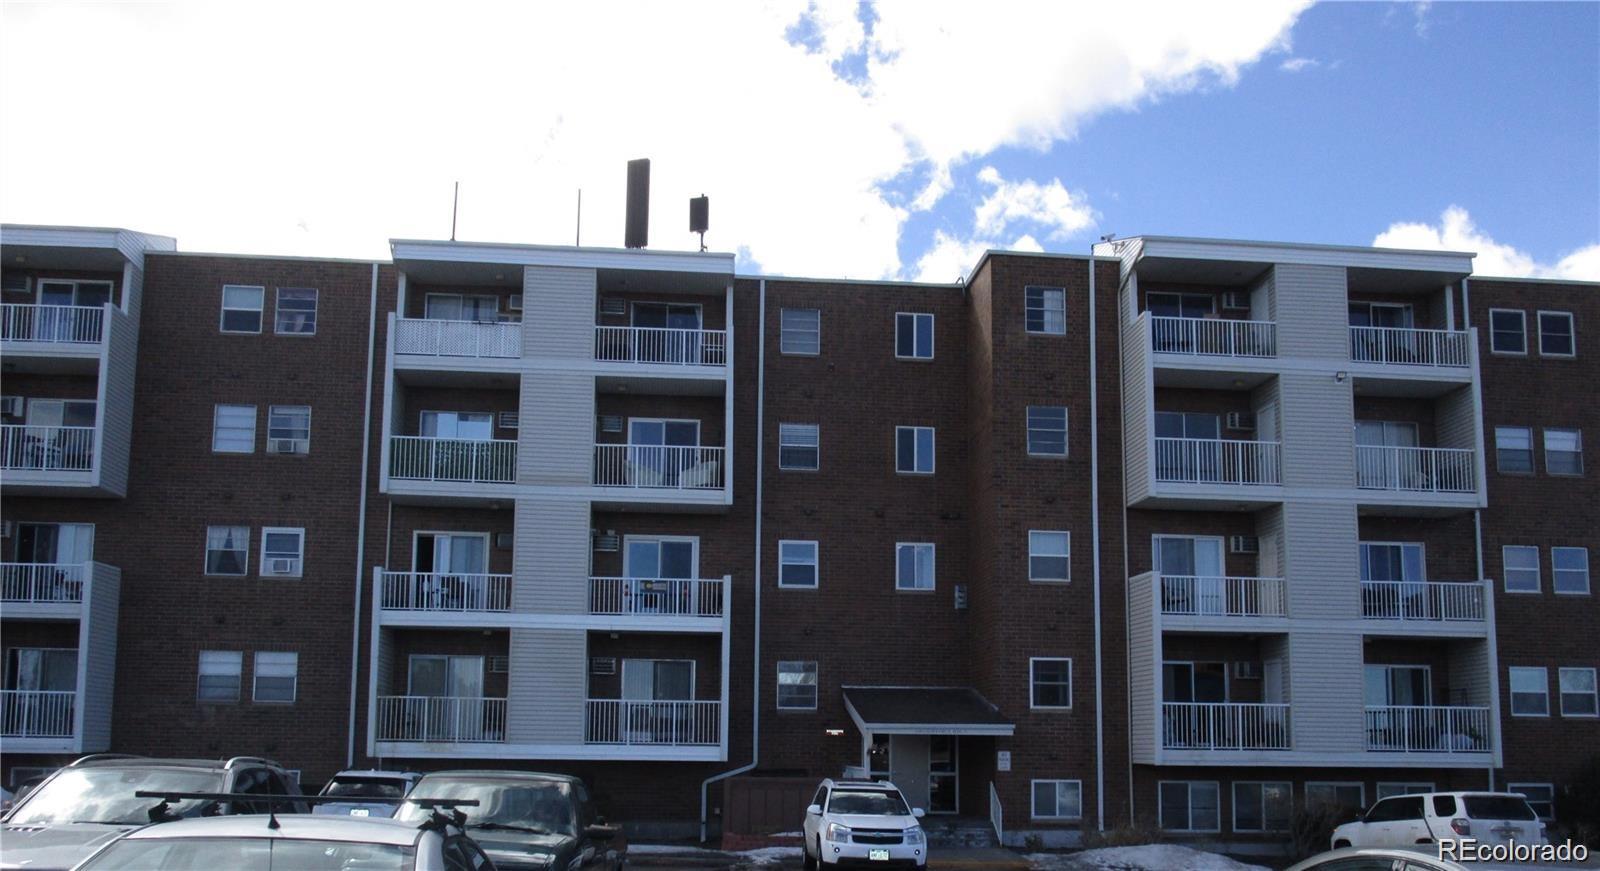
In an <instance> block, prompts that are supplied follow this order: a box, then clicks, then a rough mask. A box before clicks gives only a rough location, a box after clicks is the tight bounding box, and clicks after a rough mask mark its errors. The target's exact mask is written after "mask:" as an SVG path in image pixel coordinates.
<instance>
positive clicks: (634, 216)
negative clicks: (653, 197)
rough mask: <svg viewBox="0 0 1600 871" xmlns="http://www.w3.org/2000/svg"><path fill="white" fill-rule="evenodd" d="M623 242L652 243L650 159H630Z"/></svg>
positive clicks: (629, 244)
mask: <svg viewBox="0 0 1600 871" xmlns="http://www.w3.org/2000/svg"><path fill="white" fill-rule="evenodd" d="M623 238H624V242H623V244H624V245H626V246H627V247H629V248H643V247H644V246H646V245H648V244H649V243H650V159H649V158H647V157H642V158H640V159H638V160H630V161H628V226H627V228H626V232H625V234H624V237H623Z"/></svg>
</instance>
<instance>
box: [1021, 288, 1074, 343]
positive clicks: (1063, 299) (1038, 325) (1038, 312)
mask: <svg viewBox="0 0 1600 871" xmlns="http://www.w3.org/2000/svg"><path fill="white" fill-rule="evenodd" d="M1024 295H1025V296H1026V305H1027V316H1028V318H1027V320H1028V332H1030V333H1043V334H1045V335H1051V336H1061V335H1065V334H1066V332H1067V291H1066V289H1065V288H1060V287H1034V286H1032V285H1029V286H1028V287H1027V288H1026V289H1025V290H1024Z"/></svg>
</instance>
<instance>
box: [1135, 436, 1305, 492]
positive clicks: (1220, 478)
mask: <svg viewBox="0 0 1600 871" xmlns="http://www.w3.org/2000/svg"><path fill="white" fill-rule="evenodd" d="M1280 450H1281V443H1279V442H1260V441H1245V440H1238V439H1179V438H1157V439H1156V440H1155V461H1156V463H1155V464H1156V480H1157V481H1165V482H1169V483H1182V484H1278V483H1281V478H1280V471H1279V468H1280V466H1281V463H1280V461H1279V452H1280Z"/></svg>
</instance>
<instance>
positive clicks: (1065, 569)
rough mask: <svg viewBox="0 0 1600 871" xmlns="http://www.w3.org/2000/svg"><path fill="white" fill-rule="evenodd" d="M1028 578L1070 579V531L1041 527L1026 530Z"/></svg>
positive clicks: (1032, 579) (1041, 579) (1042, 579)
mask: <svg viewBox="0 0 1600 871" xmlns="http://www.w3.org/2000/svg"><path fill="white" fill-rule="evenodd" d="M1028 580H1030V581H1070V580H1072V533H1070V532H1065V531H1058V530H1043V529H1031V530H1029V531H1028Z"/></svg>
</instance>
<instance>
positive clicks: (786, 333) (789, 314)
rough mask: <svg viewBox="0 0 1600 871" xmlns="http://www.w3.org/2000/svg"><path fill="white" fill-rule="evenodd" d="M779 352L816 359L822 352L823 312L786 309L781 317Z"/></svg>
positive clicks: (810, 309)
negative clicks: (804, 355) (805, 355)
mask: <svg viewBox="0 0 1600 871" xmlns="http://www.w3.org/2000/svg"><path fill="white" fill-rule="evenodd" d="M778 323H779V326H780V328H781V331H780V336H779V339H778V350H780V351H782V352H783V353H785V354H808V355H810V356H813V357H815V356H816V355H817V354H818V353H820V352H821V350H822V312H821V310H819V309H814V308H786V309H784V310H783V311H782V312H781V313H780V315H779V321H778Z"/></svg>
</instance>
